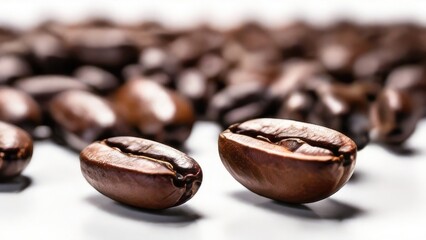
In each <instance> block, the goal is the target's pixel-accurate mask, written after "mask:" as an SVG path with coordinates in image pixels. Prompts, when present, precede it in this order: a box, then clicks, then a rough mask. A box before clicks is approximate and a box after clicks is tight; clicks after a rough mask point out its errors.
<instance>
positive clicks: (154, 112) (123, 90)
mask: <svg viewBox="0 0 426 240" xmlns="http://www.w3.org/2000/svg"><path fill="white" fill-rule="evenodd" d="M112 99H113V102H114V104H115V106H116V107H117V110H118V111H119V113H120V115H121V116H123V117H124V118H125V120H127V122H128V123H129V124H130V125H131V126H134V127H135V128H136V129H137V130H138V131H139V132H140V134H141V135H142V136H144V137H146V138H150V139H153V140H155V141H159V142H162V143H167V144H171V145H177V146H179V145H182V144H183V142H184V141H185V140H186V139H187V138H188V137H189V134H190V133H191V130H192V125H193V124H194V121H195V116H194V110H193V108H192V106H191V103H190V101H189V100H188V99H186V98H185V97H184V96H182V95H180V94H179V93H178V92H175V91H172V90H169V89H166V88H164V87H163V86H161V85H159V84H158V83H155V82H153V81H150V80H149V79H143V78H141V79H134V80H130V81H128V82H126V83H125V84H124V85H123V86H121V87H120V88H119V89H117V91H116V92H115V93H114V95H113V98H112Z"/></svg>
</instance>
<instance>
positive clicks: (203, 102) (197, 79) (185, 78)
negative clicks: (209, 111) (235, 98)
mask: <svg viewBox="0 0 426 240" xmlns="http://www.w3.org/2000/svg"><path fill="white" fill-rule="evenodd" d="M176 90H177V91H178V92H179V93H181V94H182V95H184V96H185V97H187V98H188V99H189V100H191V102H192V105H193V107H194V109H195V111H196V112H197V113H198V114H199V115H203V114H204V113H205V111H206V108H207V104H208V101H209V100H210V98H211V97H212V96H213V94H214V92H215V91H216V84H215V82H213V81H209V79H207V77H206V76H205V75H204V74H203V73H202V72H201V71H199V70H197V69H187V70H185V71H183V72H181V74H180V75H179V77H178V78H177V80H176Z"/></svg>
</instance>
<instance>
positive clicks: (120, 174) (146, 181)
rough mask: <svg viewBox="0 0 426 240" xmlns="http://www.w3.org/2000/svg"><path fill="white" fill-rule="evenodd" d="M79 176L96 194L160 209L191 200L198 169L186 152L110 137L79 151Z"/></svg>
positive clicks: (198, 182) (198, 181)
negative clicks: (80, 174) (82, 177)
mask: <svg viewBox="0 0 426 240" xmlns="http://www.w3.org/2000/svg"><path fill="white" fill-rule="evenodd" d="M80 163H81V171H82V173H83V176H84V177H85V178H86V180H87V181H88V182H89V184H90V185H92V186H93V187H94V188H95V189H96V190H98V191H99V192H100V193H102V194H104V195H105V196H107V197H110V198H111V199H114V200H116V201H118V202H121V203H124V204H128V205H131V206H135V207H140V208H145V209H164V208H170V207H175V206H178V205H181V204H183V203H185V202H186V201H188V200H189V199H191V198H192V197H193V196H194V195H195V193H196V192H197V191H198V189H199V187H200V185H201V182H202V177H203V176H202V170H201V167H200V166H199V165H198V163H197V162H196V161H195V160H194V159H192V158H191V157H189V156H188V155H186V154H184V153H182V152H180V151H178V150H176V149H173V148H171V147H168V146H166V145H163V144H160V143H157V142H153V141H150V140H146V139H142V138H135V137H114V138H109V139H106V140H103V141H100V142H96V143H93V144H91V145H89V146H88V147H86V148H85V149H84V150H83V151H82V152H81V154H80Z"/></svg>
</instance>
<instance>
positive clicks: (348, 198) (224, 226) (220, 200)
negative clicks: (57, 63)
mask: <svg viewBox="0 0 426 240" xmlns="http://www.w3.org/2000/svg"><path fill="white" fill-rule="evenodd" d="M219 132H220V129H219V128H218V127H217V126H216V125H214V124H211V123H206V122H201V123H197V124H196V126H195V130H194V132H193V134H192V136H191V137H190V139H189V141H188V149H189V152H190V155H191V156H192V157H194V158H195V159H196V160H197V161H198V162H199V163H200V165H201V166H202V168H203V172H204V180H203V183H202V185H201V188H200V190H199V192H198V193H197V194H196V196H194V198H193V199H191V200H190V201H188V202H187V203H186V204H184V205H183V206H180V207H176V208H172V209H168V210H163V211H160V212H155V211H143V210H138V209H134V208H131V207H127V206H124V205H122V204H119V203H117V202H114V201H112V200H110V199H109V198H107V197H104V196H103V195H101V194H100V193H98V192H96V190H94V189H93V188H92V187H90V185H89V184H88V183H86V182H85V180H84V178H83V177H82V175H81V173H80V166H79V160H78V155H77V154H76V153H73V152H70V151H68V150H66V149H63V148H61V147H58V146H55V145H53V144H52V143H50V142H41V143H37V144H36V146H35V153H34V158H33V161H32V162H31V163H30V165H29V168H28V169H27V170H26V171H25V173H24V175H25V176H26V177H28V178H30V179H31V180H32V183H31V185H30V186H29V187H28V188H27V189H25V190H23V191H21V192H9V193H5V192H0V201H1V204H0V213H1V215H0V226H2V228H1V232H2V233H1V236H2V239H82V240H84V239H141V238H143V239H170V238H173V239H188V238H191V239H243V238H245V239H259V238H265V239H295V238H312V237H315V238H317V237H320V239H325V238H327V239H402V238H405V239H424V237H426V231H425V230H424V229H423V227H422V226H423V225H424V222H425V221H426V216H425V213H426V204H424V203H425V202H426V191H425V186H426V174H424V172H425V170H426V161H425V159H426V150H425V145H424V143H423V138H424V136H426V121H423V122H422V123H421V124H420V126H419V128H418V130H417V131H416V132H415V134H414V135H413V136H412V137H411V138H410V139H409V141H408V143H407V148H409V149H411V150H410V151H406V152H405V153H408V154H406V155H397V154H396V153H392V152H390V151H388V150H386V149H384V148H382V147H380V146H376V145H369V146H367V147H366V148H365V149H364V150H362V151H360V152H359V154H358V159H357V167H356V170H355V175H354V178H353V179H351V180H350V182H349V183H348V184H347V185H346V186H345V187H343V188H342V189H341V190H340V191H339V192H338V193H336V194H335V195H333V196H332V197H330V198H328V199H325V200H323V201H320V202H316V203H311V204H305V205H289V204H284V203H279V202H276V201H272V200H269V199H267V198H263V197H260V196H258V195H256V194H254V193H251V192H249V191H248V190H246V189H245V188H244V187H243V186H241V185H240V184H239V183H238V182H236V181H235V180H234V179H233V178H232V177H231V175H230V174H229V173H228V172H226V170H225V168H224V167H223V165H222V163H221V161H220V159H219V156H218V152H217V145H216V144H212V142H213V143H214V142H216V141H217V136H218V133H219Z"/></svg>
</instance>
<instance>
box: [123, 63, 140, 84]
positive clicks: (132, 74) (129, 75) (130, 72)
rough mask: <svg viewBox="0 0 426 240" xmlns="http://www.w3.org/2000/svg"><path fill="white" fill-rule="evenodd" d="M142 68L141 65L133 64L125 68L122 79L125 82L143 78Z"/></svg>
mask: <svg viewBox="0 0 426 240" xmlns="http://www.w3.org/2000/svg"><path fill="white" fill-rule="evenodd" d="M142 75H143V74H142V68H141V66H140V65H139V64H136V63H133V64H129V65H127V66H125V67H124V68H123V70H122V71H121V77H122V79H124V81H129V80H132V79H134V78H140V77H142Z"/></svg>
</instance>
